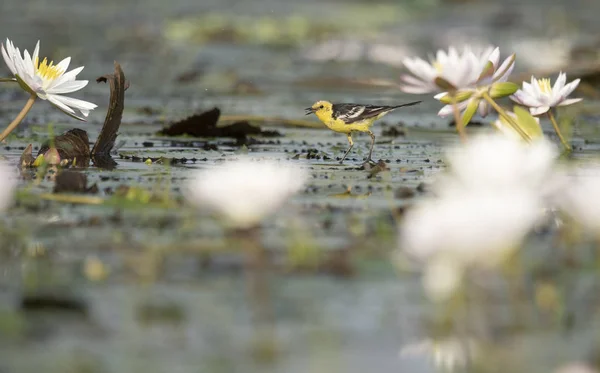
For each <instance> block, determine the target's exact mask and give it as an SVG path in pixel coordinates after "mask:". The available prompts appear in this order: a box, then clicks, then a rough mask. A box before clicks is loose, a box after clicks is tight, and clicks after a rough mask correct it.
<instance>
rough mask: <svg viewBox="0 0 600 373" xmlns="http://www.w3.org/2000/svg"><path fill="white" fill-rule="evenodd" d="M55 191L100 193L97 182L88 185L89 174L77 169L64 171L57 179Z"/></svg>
mask: <svg viewBox="0 0 600 373" xmlns="http://www.w3.org/2000/svg"><path fill="white" fill-rule="evenodd" d="M54 193H89V194H96V193H98V186H97V185H96V184H94V185H92V186H91V187H88V186H87V175H86V174H84V173H82V172H76V171H62V172H60V173H59V174H58V175H57V176H56V179H55V183H54Z"/></svg>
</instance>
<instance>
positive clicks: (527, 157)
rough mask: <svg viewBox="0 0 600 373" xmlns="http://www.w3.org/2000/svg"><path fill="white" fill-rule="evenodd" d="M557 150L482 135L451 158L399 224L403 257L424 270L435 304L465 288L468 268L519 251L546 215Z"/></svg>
mask: <svg viewBox="0 0 600 373" xmlns="http://www.w3.org/2000/svg"><path fill="white" fill-rule="evenodd" d="M556 156H557V154H556V151H555V149H554V147H553V146H552V145H551V144H549V143H548V142H546V141H545V140H543V139H540V140H538V141H534V142H533V143H531V144H526V143H525V142H523V141H517V140H515V139H514V138H511V137H507V136H503V135H500V134H494V135H486V136H479V137H476V138H473V139H471V140H470V141H469V142H468V143H466V144H464V145H461V146H460V147H457V148H455V149H453V150H452V151H451V152H449V153H448V154H447V161H448V165H449V167H448V169H447V170H446V172H444V173H443V174H442V175H440V176H439V177H438V180H437V182H436V183H434V184H433V186H432V188H431V191H432V193H433V195H434V196H432V197H428V198H425V199H423V200H421V201H419V202H417V203H416V204H415V205H414V207H412V208H411V209H409V210H408V211H407V212H406V214H405V215H404V218H403V220H402V224H401V226H400V227H399V241H398V247H399V255H400V257H399V258H400V259H401V258H403V257H404V258H406V257H408V258H412V259H414V260H416V261H418V262H420V263H422V264H423V265H424V277H423V284H424V287H425V290H426V291H427V294H428V295H429V296H430V298H431V299H433V300H445V299H447V298H448V297H449V296H451V295H452V294H453V293H454V291H455V290H456V288H457V287H459V286H460V284H461V281H462V276H463V273H464V271H465V270H467V269H469V268H472V267H484V268H492V267H494V266H497V265H498V264H500V263H502V262H503V261H504V259H505V258H506V257H507V256H508V255H510V254H511V253H513V252H514V250H516V249H517V248H518V247H520V245H521V243H522V241H523V240H524V239H525V237H526V236H527V234H528V233H529V232H530V231H531V230H532V229H533V227H534V225H535V224H536V223H537V222H538V221H539V219H540V218H541V216H542V215H543V207H544V197H545V196H546V195H547V194H548V195H549V194H550V191H546V189H544V187H545V186H546V184H547V181H548V180H549V179H550V178H551V176H552V171H553V167H554V162H555V159H556Z"/></svg>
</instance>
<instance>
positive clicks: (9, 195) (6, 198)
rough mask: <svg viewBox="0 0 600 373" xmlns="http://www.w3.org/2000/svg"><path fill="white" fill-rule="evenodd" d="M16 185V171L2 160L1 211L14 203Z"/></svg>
mask: <svg viewBox="0 0 600 373" xmlns="http://www.w3.org/2000/svg"><path fill="white" fill-rule="evenodd" d="M16 186H17V175H16V172H14V170H13V169H12V168H11V167H10V166H8V165H7V164H6V163H4V162H0V211H4V210H6V209H7V208H8V207H9V206H10V205H11V204H12V202H13V197H14V191H15V187H16Z"/></svg>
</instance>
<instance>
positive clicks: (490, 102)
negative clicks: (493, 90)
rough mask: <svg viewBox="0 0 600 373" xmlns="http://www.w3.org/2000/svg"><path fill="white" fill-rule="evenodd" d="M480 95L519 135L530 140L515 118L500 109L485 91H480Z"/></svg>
mask: <svg viewBox="0 0 600 373" xmlns="http://www.w3.org/2000/svg"><path fill="white" fill-rule="evenodd" d="M481 97H483V99H484V100H486V101H487V102H488V103H489V104H490V105H491V106H492V107H493V108H494V110H496V111H497V112H498V114H499V115H500V116H502V118H504V119H505V120H506V121H507V122H508V123H509V124H510V125H511V126H512V127H513V129H514V130H515V131H517V133H518V134H519V135H521V137H522V138H523V139H524V140H526V141H528V142H531V137H530V136H529V135H528V134H527V133H525V131H523V129H522V128H521V127H520V126H519V125H518V124H517V122H515V120H514V119H513V118H512V117H511V116H510V115H508V114H506V112H505V111H504V109H502V108H501V107H500V105H498V104H497V103H496V101H494V100H493V99H492V97H491V96H490V95H489V94H488V93H487V92H482V93H481Z"/></svg>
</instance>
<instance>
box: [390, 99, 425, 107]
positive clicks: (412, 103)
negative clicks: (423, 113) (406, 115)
mask: <svg viewBox="0 0 600 373" xmlns="http://www.w3.org/2000/svg"><path fill="white" fill-rule="evenodd" d="M421 102H422V101H413V102H409V103H407V104H402V105H396V106H392V109H397V108H399V107H404V106H413V105H416V104H419V103H421Z"/></svg>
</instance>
